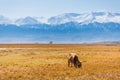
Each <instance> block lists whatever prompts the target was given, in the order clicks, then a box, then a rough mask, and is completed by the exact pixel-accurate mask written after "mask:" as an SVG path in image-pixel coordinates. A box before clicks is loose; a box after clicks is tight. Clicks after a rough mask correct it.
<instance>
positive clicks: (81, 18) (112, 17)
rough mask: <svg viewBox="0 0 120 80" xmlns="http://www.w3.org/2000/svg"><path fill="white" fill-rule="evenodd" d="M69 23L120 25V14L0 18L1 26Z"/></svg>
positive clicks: (94, 13) (72, 14) (73, 14)
mask: <svg viewBox="0 0 120 80" xmlns="http://www.w3.org/2000/svg"><path fill="white" fill-rule="evenodd" d="M69 22H75V23H80V24H89V23H94V22H98V23H108V22H113V23H120V13H112V12H88V13H80V14H78V13H65V14H61V15H58V16H53V17H50V18H46V17H40V16H39V17H29V16H28V17H25V18H19V19H16V20H14V21H13V20H12V19H11V20H10V19H9V18H7V17H4V16H0V24H13V23H14V24H15V25H34V24H49V25H53V24H54V25H59V24H65V23H69Z"/></svg>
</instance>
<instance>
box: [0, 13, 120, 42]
mask: <svg viewBox="0 0 120 80" xmlns="http://www.w3.org/2000/svg"><path fill="white" fill-rule="evenodd" d="M0 38H1V39H0V42H1V43H3V42H5V43H9V42H19V43H22V42H25V43H26V42H28V43H29V42H40V43H46V42H49V41H53V42H55V43H84V42H86V43H89V42H104V41H120V13H112V12H90V13H80V14H78V13H65V14H61V15H58V16H53V17H50V18H45V17H29V16H27V17H25V18H19V19H16V20H12V19H9V18H6V17H5V16H0Z"/></svg>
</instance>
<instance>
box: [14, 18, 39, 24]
mask: <svg viewBox="0 0 120 80" xmlns="http://www.w3.org/2000/svg"><path fill="white" fill-rule="evenodd" d="M15 24H17V25H27V24H29V25H32V24H39V22H38V21H37V20H36V19H34V18H32V17H29V16H28V17H25V18H20V19H17V20H16V21H15Z"/></svg>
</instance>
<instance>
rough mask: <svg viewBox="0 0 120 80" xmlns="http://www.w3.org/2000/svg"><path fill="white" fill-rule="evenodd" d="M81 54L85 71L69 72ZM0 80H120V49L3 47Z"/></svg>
mask: <svg viewBox="0 0 120 80" xmlns="http://www.w3.org/2000/svg"><path fill="white" fill-rule="evenodd" d="M70 52H75V53H77V54H78V56H79V59H80V61H82V64H83V66H82V68H80V69H79V68H78V69H76V68H74V67H72V68H68V66H67V56H68V54H69V53H70ZM0 80H120V45H100V44H91V45H87V44H80V45H78V44H76V45H75V44H74V45H63V44H61V45H57V44H51V45H47V44H46V45H44V44H41V45H38V44H29V45H25V44H24V45H20V44H16V45H15V44H13V45H2V44H1V45H0Z"/></svg>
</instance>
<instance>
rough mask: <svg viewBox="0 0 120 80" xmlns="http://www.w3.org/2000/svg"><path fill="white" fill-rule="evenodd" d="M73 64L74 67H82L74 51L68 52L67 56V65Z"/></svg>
mask: <svg viewBox="0 0 120 80" xmlns="http://www.w3.org/2000/svg"><path fill="white" fill-rule="evenodd" d="M72 65H74V67H75V68H80V67H82V63H81V62H80V61H79V59H78V56H77V54H76V53H70V54H69V57H68V67H70V66H71V67H72Z"/></svg>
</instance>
